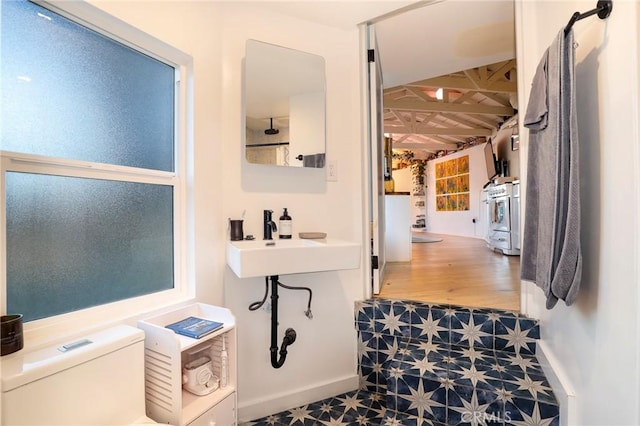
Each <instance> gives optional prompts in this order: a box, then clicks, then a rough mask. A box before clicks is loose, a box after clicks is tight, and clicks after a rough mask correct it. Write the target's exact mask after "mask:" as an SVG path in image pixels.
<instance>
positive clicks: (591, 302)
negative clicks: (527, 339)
mask: <svg viewBox="0 0 640 426" xmlns="http://www.w3.org/2000/svg"><path fill="white" fill-rule="evenodd" d="M593 7H595V2H593V1H565V2H531V1H528V0H518V2H517V19H516V25H517V31H516V33H517V39H518V40H517V41H518V68H519V69H518V80H519V84H520V92H521V96H520V100H521V102H520V106H521V108H520V109H521V110H522V111H523V112H524V108H525V106H526V104H527V101H528V98H529V93H528V91H529V87H530V84H531V81H532V78H533V74H534V72H535V68H536V66H537V64H538V62H539V60H540V58H541V56H542V54H543V53H544V51H545V49H546V48H547V46H548V45H549V44H550V43H551V42H552V39H553V38H554V37H555V36H556V34H557V33H558V31H559V30H560V29H561V28H562V27H563V26H564V25H566V23H567V21H568V19H569V17H570V16H571V15H572V14H573V12H575V11H582V12H584V11H586V10H590V9H592V8H593ZM639 9H640V8H639V6H638V3H637V2H634V1H624V0H623V1H615V2H613V12H612V14H611V16H610V17H609V19H607V20H606V21H601V20H599V19H598V18H597V17H590V18H587V19H586V20H583V21H579V22H577V23H576V24H575V26H574V30H575V36H576V41H577V48H576V90H577V112H578V127H579V132H578V133H579V140H580V143H579V144H580V167H581V173H580V178H581V190H582V192H581V197H582V209H581V211H582V232H581V239H582V250H583V278H582V285H581V290H580V293H579V295H578V299H577V300H576V302H575V304H574V305H572V306H571V307H567V306H565V305H564V303H563V302H562V301H560V302H558V305H557V306H556V307H555V308H554V309H553V310H551V311H547V310H546V309H545V301H544V297H543V294H542V291H541V290H540V289H538V288H536V287H534V286H532V285H531V284H530V283H526V284H524V285H523V287H524V291H525V294H524V300H523V302H524V303H523V306H524V310H525V312H526V313H528V314H529V315H532V316H534V317H538V318H540V320H541V333H542V339H543V341H544V343H545V345H546V346H547V348H548V349H549V351H550V352H551V353H552V355H553V357H555V358H556V359H557V360H558V364H559V365H557V366H556V367H557V369H558V370H560V373H561V374H563V375H565V376H566V377H567V379H568V380H567V381H568V382H569V384H570V385H571V386H572V387H573V388H574V389H575V392H576V407H575V411H574V412H575V414H576V417H575V418H574V419H573V424H580V425H587V424H589V425H621V424H629V425H631V424H635V425H637V424H639V423H640V408H639V401H640V392H639V385H638V384H639V383H640V371H639V365H640V363H639V361H640V346H639V342H640V339H639V338H638V337H639V326H638V324H639V312H640V300H639V291H638V282H639V280H638V278H639V271H638V264H639V262H638V260H639V258H638V235H639V234H638V233H639V230H640V225H639V213H640V212H639V210H638V201H639V200H640V197H639V192H638V191H639V182H640V178H639V177H640V176H639V174H640V166H639V161H640V160H639V159H640V157H639V149H638V140H639V139H640V132H639V130H638V120H639V115H638V108H639V99H640V97H639V93H638V72H639V71H640V70H639V67H638V57H639V55H638V52H639V50H638V49H639V46H638V44H639V39H638V31H639V22H640V19H639V16H640V10H639ZM527 135H528V132H527V131H523V130H522V129H521V131H520V138H521V148H520V151H521V153H522V154H523V156H522V163H521V169H522V171H523V173H522V174H523V175H526V170H524V169H526V167H525V165H526V149H527V147H528V137H527ZM524 201H525V202H526V200H524ZM524 210H526V205H523V211H524Z"/></svg>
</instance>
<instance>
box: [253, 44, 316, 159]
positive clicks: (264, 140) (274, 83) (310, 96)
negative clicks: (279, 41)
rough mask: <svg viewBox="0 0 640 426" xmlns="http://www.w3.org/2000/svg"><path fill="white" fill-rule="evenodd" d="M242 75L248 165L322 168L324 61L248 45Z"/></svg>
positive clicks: (269, 46)
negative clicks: (243, 74) (243, 76)
mask: <svg viewBox="0 0 640 426" xmlns="http://www.w3.org/2000/svg"><path fill="white" fill-rule="evenodd" d="M244 70H245V71H244V72H245V102H244V106H245V126H246V132H245V141H244V146H245V156H246V159H247V161H248V162H249V163H256V164H271V165H275V166H289V167H313V168H322V167H324V164H325V63H324V58H322V57H321V56H318V55H313V54H311V53H306V52H301V51H299V50H294V49H288V48H285V47H281V46H276V45H273V44H268V43H263V42H260V41H256V40H247V44H246V57H245V68H244Z"/></svg>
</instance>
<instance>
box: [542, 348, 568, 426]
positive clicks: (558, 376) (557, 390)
mask: <svg viewBox="0 0 640 426" xmlns="http://www.w3.org/2000/svg"><path fill="white" fill-rule="evenodd" d="M536 357H537V358H538V361H539V362H540V366H541V367H542V370H543V371H544V374H545V376H546V377H547V380H549V384H550V385H551V389H552V390H553V393H554V394H555V396H556V399H557V400H558V403H559V404H560V426H571V425H576V424H577V411H576V407H577V403H576V394H575V391H574V388H573V386H572V385H571V382H570V381H569V378H568V377H567V375H566V374H565V372H564V370H563V368H562V366H561V365H560V363H559V362H558V360H557V359H556V357H555V356H554V355H553V352H552V351H551V350H550V349H549V346H548V345H547V344H546V343H545V342H544V341H542V340H538V344H537V346H536Z"/></svg>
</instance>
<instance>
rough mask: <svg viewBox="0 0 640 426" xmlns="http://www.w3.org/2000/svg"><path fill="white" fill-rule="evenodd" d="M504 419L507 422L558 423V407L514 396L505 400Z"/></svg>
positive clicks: (554, 425)
mask: <svg viewBox="0 0 640 426" xmlns="http://www.w3.org/2000/svg"><path fill="white" fill-rule="evenodd" d="M505 420H509V423H508V424H516V422H519V423H521V424H543V423H544V424H548V425H550V426H557V425H559V424H560V409H559V407H558V406H557V405H552V404H545V403H542V402H536V401H532V400H529V399H520V398H515V399H513V400H512V401H507V402H505Z"/></svg>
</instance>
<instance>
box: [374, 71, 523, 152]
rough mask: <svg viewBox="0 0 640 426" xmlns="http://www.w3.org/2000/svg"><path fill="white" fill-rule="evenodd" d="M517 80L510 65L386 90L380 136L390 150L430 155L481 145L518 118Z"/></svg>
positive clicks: (420, 81) (426, 80)
mask: <svg viewBox="0 0 640 426" xmlns="http://www.w3.org/2000/svg"><path fill="white" fill-rule="evenodd" d="M516 78H517V76H516V61H515V59H510V60H506V61H501V62H498V63H494V64H489V65H484V66H480V67H475V68H471V69H468V70H463V71H459V72H455V73H452V74H447V75H443V76H440V77H434V78H428V79H424V80H419V81H415V82H412V83H408V84H403V85H400V86H396V87H390V88H387V89H385V90H384V98H383V107H384V132H385V133H387V134H391V138H392V140H393V148H394V149H409V150H423V151H426V152H427V153H429V154H436V153H438V152H440V151H456V150H459V149H462V148H463V147H464V146H465V145H468V144H475V143H477V142H479V141H480V142H482V141H484V140H485V138H487V137H489V136H491V135H492V134H494V133H495V132H496V131H497V130H498V129H499V128H500V126H501V125H502V124H503V123H505V122H506V121H507V120H509V119H510V118H511V117H512V116H514V114H516V110H515V109H514V106H515V105H517V103H516V96H517V95H516V94H517V80H516ZM438 89H442V94H441V99H438V95H437V91H438Z"/></svg>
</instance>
